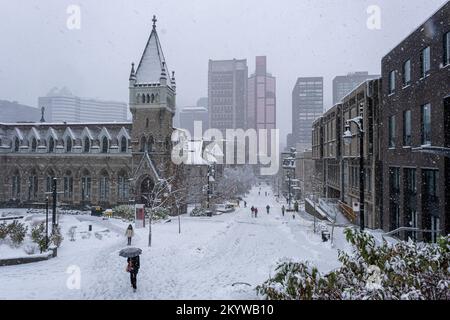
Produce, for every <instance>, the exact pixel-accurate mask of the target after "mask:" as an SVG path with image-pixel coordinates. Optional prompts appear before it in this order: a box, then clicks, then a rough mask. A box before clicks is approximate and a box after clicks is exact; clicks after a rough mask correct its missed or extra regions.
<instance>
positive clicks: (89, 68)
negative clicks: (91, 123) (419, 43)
mask: <svg viewBox="0 0 450 320" xmlns="http://www.w3.org/2000/svg"><path fill="white" fill-rule="evenodd" d="M446 1H447V0H369V1H366V0H280V1H273V0H226V1H225V0H222V1H219V0H176V1H175V0H161V1H157V0H95V1H88V0H70V1H67V0H20V1H13V0H2V1H1V4H0V83H1V85H0V99H7V100H16V101H19V102H20V103H24V104H28V105H32V106H36V104H37V98H38V96H42V95H45V94H46V93H47V92H48V91H49V90H50V89H51V88H52V87H54V86H58V87H61V86H67V87H69V88H70V89H71V90H72V91H73V92H74V94H76V95H79V96H83V97H97V98H101V99H108V100H119V101H128V76H129V71H130V63H131V61H135V62H136V63H138V62H139V59H140V56H141V54H142V50H143V49H144V46H145V43H146V41H147V38H148V36H149V34H150V31H151V24H152V22H151V19H152V15H153V14H156V15H157V17H158V24H157V26H158V31H159V35H160V39H161V42H162V46H163V50H164V54H165V57H166V60H167V63H168V65H169V68H170V69H171V70H175V71H176V76H177V93H178V96H177V99H178V100H177V105H178V107H179V108H180V107H183V106H187V105H194V104H195V102H196V100H197V99H198V98H199V97H202V96H206V95H207V70H208V59H231V58H239V59H241V58H247V59H248V65H249V73H252V72H253V71H254V67H255V66H254V64H255V63H254V59H255V56H256V55H266V56H267V59H268V70H269V72H271V73H272V74H273V75H274V76H276V77H277V104H278V109H277V116H278V126H279V127H280V128H281V136H282V137H284V136H285V135H286V134H287V133H289V132H290V130H291V121H290V117H291V93H292V88H293V86H294V84H295V81H296V79H297V77H299V76H323V77H324V78H325V108H326V109H327V108H329V107H330V106H331V102H332V92H331V90H332V89H331V81H332V79H333V77H334V76H336V75H341V74H346V73H348V72H350V71H369V72H370V73H380V61H381V58H382V56H383V55H385V54H386V53H387V52H388V51H389V50H390V49H392V48H393V47H394V46H395V45H396V44H398V43H399V42H400V41H401V40H402V39H404V38H405V37H406V36H407V35H408V34H409V33H410V32H412V31H413V29H415V28H416V27H418V26H419V25H420V24H421V23H423V22H424V21H425V20H426V19H427V18H428V17H429V16H430V15H432V14H433V12H435V11H436V10H437V9H438V8H439V7H440V6H441V5H442V4H443V3H445V2H446ZM72 4H76V5H79V6H80V7H81V29H80V30H69V29H68V28H67V27H66V21H67V19H68V17H69V14H67V13H66V10H67V7H68V6H69V5H72ZM370 5H378V6H379V7H380V8H381V30H369V29H368V28H367V26H366V21H367V19H368V16H369V15H368V14H367V12H366V10H367V8H368V6H370ZM282 140H284V138H283V139H282Z"/></svg>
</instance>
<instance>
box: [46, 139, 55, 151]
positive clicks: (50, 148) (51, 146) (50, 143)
mask: <svg viewBox="0 0 450 320" xmlns="http://www.w3.org/2000/svg"><path fill="white" fill-rule="evenodd" d="M53 152H55V140H54V139H53V137H50V140H49V141H48V153H53Z"/></svg>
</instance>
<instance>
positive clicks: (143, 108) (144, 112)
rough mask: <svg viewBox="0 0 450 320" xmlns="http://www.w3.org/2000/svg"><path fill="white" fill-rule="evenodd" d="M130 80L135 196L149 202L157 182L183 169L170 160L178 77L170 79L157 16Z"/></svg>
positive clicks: (138, 199)
mask: <svg viewBox="0 0 450 320" xmlns="http://www.w3.org/2000/svg"><path fill="white" fill-rule="evenodd" d="M129 80H130V83H129V91H130V101H129V103H130V111H131V113H132V115H133V125H132V135H131V138H132V144H133V152H132V157H133V160H132V162H133V182H134V183H133V185H134V193H135V195H136V201H137V202H138V203H145V200H144V198H143V197H142V195H143V194H148V192H149V191H150V192H151V190H152V188H153V185H154V184H155V183H156V182H157V181H160V180H161V179H170V178H171V177H173V176H175V175H176V174H177V169H179V168H177V166H175V165H174V164H173V163H172V161H171V158H170V155H171V149H172V143H171V135H172V132H173V127H172V122H173V117H174V114H175V96H176V86H175V75H174V73H172V75H171V77H170V74H169V69H168V66H167V64H166V61H165V58H164V54H163V51H162V48H161V44H160V42H159V37H158V33H157V32H156V17H155V16H153V29H152V32H151V34H150V37H149V39H148V42H147V45H146V47H145V49H144V53H143V54H142V58H141V61H140V63H139V65H138V67H137V69H136V71H135V68H134V63H133V64H132V68H131V74H130V79H129Z"/></svg>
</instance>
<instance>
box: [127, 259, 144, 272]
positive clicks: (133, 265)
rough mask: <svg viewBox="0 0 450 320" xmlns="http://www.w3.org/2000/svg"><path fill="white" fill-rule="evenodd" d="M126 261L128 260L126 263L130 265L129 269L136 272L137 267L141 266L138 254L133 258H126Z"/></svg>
mask: <svg viewBox="0 0 450 320" xmlns="http://www.w3.org/2000/svg"><path fill="white" fill-rule="evenodd" d="M127 262H128V265H130V266H131V270H130V271H132V272H136V273H138V271H139V268H140V267H141V263H140V259H139V256H136V257H133V258H128V259H127Z"/></svg>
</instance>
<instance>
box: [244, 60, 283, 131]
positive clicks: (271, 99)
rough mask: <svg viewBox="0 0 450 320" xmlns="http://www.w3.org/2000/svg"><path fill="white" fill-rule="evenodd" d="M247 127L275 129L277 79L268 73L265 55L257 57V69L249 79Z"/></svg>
mask: <svg viewBox="0 0 450 320" xmlns="http://www.w3.org/2000/svg"><path fill="white" fill-rule="evenodd" d="M247 92H248V94H247V98H248V105H247V128H253V129H268V130H270V129H275V127H276V79H275V77H274V76H272V75H271V74H270V73H267V59H266V57H265V56H259V57H256V70H255V73H254V74H252V75H251V76H250V77H249V79H248V91H247Z"/></svg>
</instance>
